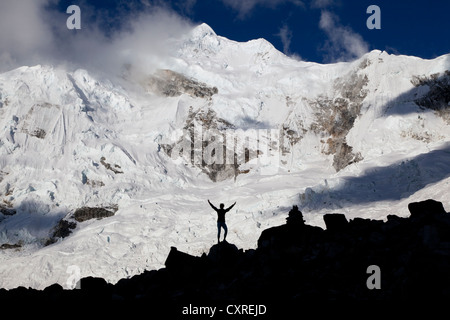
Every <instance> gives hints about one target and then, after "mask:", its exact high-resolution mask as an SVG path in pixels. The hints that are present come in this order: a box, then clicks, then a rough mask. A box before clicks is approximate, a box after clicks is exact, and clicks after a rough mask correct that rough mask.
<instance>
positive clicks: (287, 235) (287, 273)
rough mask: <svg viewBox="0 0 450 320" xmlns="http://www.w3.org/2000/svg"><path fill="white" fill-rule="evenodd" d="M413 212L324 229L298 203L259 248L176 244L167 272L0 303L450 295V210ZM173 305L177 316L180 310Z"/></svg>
mask: <svg viewBox="0 0 450 320" xmlns="http://www.w3.org/2000/svg"><path fill="white" fill-rule="evenodd" d="M409 209H410V211H411V216H410V217H408V218H401V217H398V216H395V215H389V216H388V218H387V221H386V222H384V221H380V220H370V219H362V218H355V219H352V220H350V221H347V219H346V218H345V216H344V215H341V214H330V215H326V216H325V217H324V218H325V221H326V225H327V230H323V229H322V228H319V227H313V226H309V225H307V224H305V223H304V221H303V217H302V214H301V212H300V211H299V210H298V208H296V207H295V206H294V208H293V209H292V210H291V211H290V212H289V216H288V218H287V223H286V224H285V225H281V226H279V227H273V228H270V229H267V230H264V231H263V232H262V234H261V237H260V238H259V240H258V248H257V249H256V250H253V249H250V250H246V251H243V250H240V249H238V248H237V247H236V246H235V245H233V244H230V243H228V242H221V243H218V244H216V245H214V246H213V247H211V249H210V251H209V253H208V254H206V253H204V254H203V255H202V256H201V257H195V256H192V255H189V254H187V253H183V252H180V251H178V250H177V249H176V248H174V247H172V249H171V251H170V253H169V255H168V257H167V260H166V263H165V265H166V267H165V268H162V269H160V270H157V271H145V272H144V273H142V274H140V275H136V276H133V277H131V278H129V279H123V280H120V281H119V282H118V283H117V284H115V285H112V284H108V283H106V282H105V281H104V280H103V279H95V278H84V279H82V280H81V289H80V290H63V289H62V288H61V287H60V286H58V285H54V286H51V287H49V288H47V289H45V290H44V291H37V290H32V289H25V288H17V289H13V290H9V291H6V290H0V300H1V301H4V300H5V299H15V298H17V297H20V298H21V299H23V298H33V299H50V300H63V299H72V301H73V300H74V299H93V298H94V297H95V299H97V300H98V299H104V300H106V301H109V300H120V301H145V303H149V304H151V305H153V306H160V305H162V304H167V303H173V304H174V305H176V306H180V305H181V306H182V305H189V303H198V302H200V303H202V305H205V304H206V305H207V304H210V305H223V304H239V303H258V304H266V305H272V306H275V305H276V303H281V306H282V308H284V309H283V310H287V309H286V308H288V307H291V308H295V307H296V306H297V307H298V306H299V305H304V303H305V301H321V303H324V302H326V301H347V300H348V301H370V302H373V301H376V302H380V301H381V302H383V301H384V302H387V301H390V302H392V301H403V300H407V301H420V302H421V303H425V302H426V301H442V300H448V299H449V298H450V271H449V270H450V214H448V213H446V212H445V210H444V209H443V206H442V203H440V202H437V201H434V200H427V201H423V202H418V203H412V204H410V205H409ZM370 266H377V267H378V268H379V270H381V274H380V289H373V288H372V289H371V288H369V286H368V285H367V283H368V278H369V277H370V276H371V273H370V272H368V270H371V269H369V267H370ZM225 306H226V305H225ZM377 306H378V305H377ZM273 308H275V307H273ZM273 308H272V310H275V309H273ZM172 309H173V308H172ZM172 309H171V310H172ZM173 311H174V312H175V314H177V315H178V316H179V315H180V314H181V307H178V309H177V308H175V309H173Z"/></svg>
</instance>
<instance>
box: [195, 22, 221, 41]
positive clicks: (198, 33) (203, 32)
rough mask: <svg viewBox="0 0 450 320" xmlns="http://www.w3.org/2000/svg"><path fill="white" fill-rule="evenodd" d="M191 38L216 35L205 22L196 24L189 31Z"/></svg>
mask: <svg viewBox="0 0 450 320" xmlns="http://www.w3.org/2000/svg"><path fill="white" fill-rule="evenodd" d="M191 34H192V36H193V38H198V39H202V38H205V37H208V36H217V34H216V33H215V32H214V30H213V29H212V28H211V27H210V26H209V25H207V24H206V23H202V24H200V25H198V26H196V27H195V28H194V29H193V30H192V32H191Z"/></svg>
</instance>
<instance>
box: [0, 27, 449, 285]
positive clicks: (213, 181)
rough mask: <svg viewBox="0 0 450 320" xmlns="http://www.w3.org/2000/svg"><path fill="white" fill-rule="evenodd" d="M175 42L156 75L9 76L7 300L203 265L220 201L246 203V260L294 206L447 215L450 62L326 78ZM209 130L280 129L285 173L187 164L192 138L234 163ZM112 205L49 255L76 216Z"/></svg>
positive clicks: (261, 54) (316, 70)
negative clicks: (181, 255) (434, 205)
mask: <svg viewBox="0 0 450 320" xmlns="http://www.w3.org/2000/svg"><path fill="white" fill-rule="evenodd" d="M174 42H175V44H174V50H173V56H172V57H169V58H170V59H167V60H166V61H165V62H164V64H161V65H160V66H158V68H157V69H159V71H156V72H155V73H154V74H148V75H147V74H144V75H142V74H136V73H134V72H133V70H136V69H138V70H139V66H129V73H125V74H124V75H123V78H117V77H113V76H111V77H109V78H108V77H106V76H105V75H98V74H97V73H96V72H94V71H88V70H82V69H78V70H75V71H71V70H66V69H64V68H62V67H56V66H41V65H38V66H31V67H21V68H18V69H16V70H12V71H9V72H5V73H3V74H0V197H1V201H0V212H1V214H0V244H11V245H17V247H18V248H19V249H17V250H13V249H9V250H0V260H1V263H0V273H1V274H2V277H1V279H0V286H1V287H4V288H13V287H17V286H20V285H22V286H26V287H28V286H30V287H34V288H45V287H46V286H48V285H50V284H52V283H55V282H58V283H60V284H62V285H63V286H64V285H66V282H67V279H68V278H69V277H70V276H71V274H70V272H69V273H68V270H69V271H70V270H74V269H73V268H69V267H70V266H76V267H77V268H78V269H76V270H79V271H80V276H82V277H84V276H88V275H94V276H99V277H103V278H105V279H107V280H108V281H111V282H115V281H117V280H119V279H120V278H122V277H127V276H130V275H133V274H136V273H139V272H141V271H142V270H144V269H154V268H158V267H160V266H162V264H163V262H164V259H165V258H166V256H167V253H168V252H169V250H170V247H171V246H172V245H176V246H177V247H178V248H179V249H180V250H183V251H185V252H189V253H192V254H200V253H201V252H202V251H204V250H207V249H208V248H209V247H210V246H211V244H212V243H213V242H214V241H215V217H214V213H213V212H211V210H210V209H209V208H208V205H207V203H206V199H211V201H213V202H225V203H228V202H230V201H233V202H234V201H237V205H236V209H235V210H233V211H234V212H230V216H229V222H228V224H229V236H228V237H229V238H230V241H232V242H233V243H236V244H237V245H238V246H239V247H244V248H245V247H252V246H254V244H255V243H256V240H257V239H258V237H259V235H260V233H261V231H262V230H263V229H265V228H267V227H270V226H274V225H277V224H281V223H283V222H284V219H285V216H284V215H283V214H281V213H285V212H287V210H285V209H286V208H289V207H291V206H292V205H293V204H297V205H299V208H300V209H301V210H302V212H303V213H304V217H305V219H306V221H307V223H309V224H317V225H321V224H322V215H323V214H324V213H329V212H340V213H345V214H346V215H347V218H352V217H355V216H362V217H366V218H376V219H383V218H384V217H385V216H386V215H387V214H399V215H407V214H408V212H407V210H405V208H406V207H407V205H406V204H407V203H409V202H413V201H417V200H421V199H423V198H434V199H437V200H440V201H442V202H444V207H448V205H449V204H448V203H447V204H446V203H445V201H446V199H447V197H446V195H447V194H448V190H449V189H450V188H449V183H450V179H449V175H450V161H449V160H450V144H449V137H450V129H449V118H448V110H449V103H450V100H449V95H448V93H449V92H450V89H449V82H450V81H449V78H450V76H449V70H450V55H445V56H441V57H438V58H436V59H433V60H423V59H420V58H415V57H407V56H394V55H389V54H387V53H386V52H381V51H372V52H370V53H368V54H366V55H364V56H363V57H361V58H360V59H358V60H355V61H353V62H345V63H337V64H329V65H321V64H317V63H312V62H304V61H297V60H294V59H291V58H289V57H287V56H285V55H284V54H282V53H280V52H279V51H277V50H276V49H275V48H274V47H273V46H272V45H271V44H270V43H268V42H267V41H265V40H263V39H258V40H252V41H249V42H245V43H239V42H235V41H232V40H229V39H226V38H224V37H220V36H218V35H216V34H215V33H214V31H213V30H212V29H211V28H210V27H209V26H207V25H205V24H203V25H200V26H198V27H197V28H195V29H193V30H192V31H191V32H189V33H188V34H187V35H186V36H185V37H184V38H182V39H178V40H177V41H174ZM195 126H197V127H199V126H200V127H201V128H202V130H203V131H202V132H207V131H208V129H211V130H215V131H213V132H215V134H217V135H219V136H220V135H226V132H241V133H244V134H250V135H251V132H257V133H258V135H257V137H258V139H262V138H260V137H262V136H263V135H264V134H269V133H270V132H272V131H270V130H274V131H275V132H277V134H278V135H277V138H278V139H272V140H271V141H272V144H270V146H271V147H272V150H271V151H272V152H273V153H272V155H271V156H273V157H276V158H275V159H276V160H277V161H269V162H267V163H263V162H258V161H252V160H255V159H250V157H246V154H247V153H248V154H250V152H251V151H252V152H253V154H256V155H258V156H259V155H261V156H267V151H265V150H259V151H260V152H259V151H258V150H248V148H247V150H246V149H245V148H240V149H236V150H235V149H233V150H232V152H233V154H232V155H233V157H232V158H233V159H234V156H236V157H241V159H244V161H243V162H241V163H239V165H237V164H235V163H232V164H230V165H229V166H226V165H216V164H211V165H210V164H204V163H202V162H200V163H192V161H191V160H192V158H189V157H174V156H173V155H172V154H171V153H170V152H169V150H172V149H173V148H175V147H177V146H178V144H179V143H180V142H181V141H183V139H188V141H189V145H191V142H192V147H193V149H192V152H193V153H195V152H197V154H198V155H200V156H202V157H203V156H205V150H208V151H210V152H216V151H217V152H218V151H219V150H218V149H217V150H214V149H211V148H208V146H211V145H212V144H211V142H212V141H213V140H212V139H211V137H208V139H205V141H203V140H202V139H201V141H200V143H199V144H194V142H193V141H191V139H192V136H191V135H190V134H191V133H194V132H193V130H194V128H196V127H195ZM251 130H254V131H251ZM187 133H188V134H189V135H188V136H186V134H187ZM180 139H181V140H180ZM256 146H257V147H256V149H258V144H256ZM266 146H267V145H266ZM213 150H214V151H213ZM264 152H266V153H264ZM234 153H236V155H234ZM209 156H212V154H210V155H209ZM111 206H117V208H118V210H117V212H115V214H114V215H113V216H111V217H108V218H104V219H101V220H95V219H93V220H88V221H84V222H79V223H77V225H76V227H75V228H74V229H73V230H72V233H71V234H70V235H69V236H67V237H65V238H63V239H56V242H55V243H53V244H52V245H48V246H45V244H46V243H48V239H49V237H51V235H52V232H53V230H54V227H55V226H57V225H58V222H59V221H60V220H61V219H66V220H70V219H71V216H72V215H73V213H74V212H75V210H76V209H78V208H81V207H111Z"/></svg>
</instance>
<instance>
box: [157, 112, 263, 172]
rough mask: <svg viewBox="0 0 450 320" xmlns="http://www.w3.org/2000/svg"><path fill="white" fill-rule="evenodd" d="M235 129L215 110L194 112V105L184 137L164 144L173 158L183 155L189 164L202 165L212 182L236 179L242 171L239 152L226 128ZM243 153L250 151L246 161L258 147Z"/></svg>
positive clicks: (164, 147) (245, 155)
mask: <svg viewBox="0 0 450 320" xmlns="http://www.w3.org/2000/svg"><path fill="white" fill-rule="evenodd" d="M234 128H235V127H234V126H233V125H232V124H231V123H229V122H227V121H225V120H223V119H220V118H218V117H217V114H216V112H215V111H214V110H212V109H207V110H203V109H200V110H196V111H193V109H192V108H191V109H190V110H189V114H188V117H187V119H186V124H185V126H184V127H183V134H182V136H181V138H180V139H179V140H178V141H177V142H175V143H171V144H162V145H161V147H162V149H163V150H164V151H165V152H166V154H167V155H169V156H171V157H172V158H178V157H179V156H182V157H184V160H185V161H186V162H187V163H188V164H192V165H195V166H197V167H199V168H200V169H201V170H202V171H203V172H204V173H205V174H207V175H208V177H209V178H210V179H211V180H212V181H222V180H226V179H229V178H235V177H236V176H237V175H238V174H240V173H242V171H240V170H239V165H240V163H238V161H237V157H238V156H240V155H239V154H238V152H236V150H235V148H234V147H235V142H234V141H227V137H228V138H229V137H230V135H228V136H227V130H229V131H228V132H231V131H233V130H234ZM233 138H234V136H233ZM185 149H187V150H185ZM241 153H247V154H244V155H243V156H244V157H245V159H244V161H243V163H246V162H248V161H249V160H251V159H252V156H251V155H256V154H257V150H241ZM241 156H242V155H241Z"/></svg>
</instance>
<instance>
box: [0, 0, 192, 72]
mask: <svg viewBox="0 0 450 320" xmlns="http://www.w3.org/2000/svg"><path fill="white" fill-rule="evenodd" d="M53 1H56V0H21V1H17V0H2V1H0V71H5V70H7V69H12V68H14V67H18V66H21V65H35V64H46V63H49V64H60V63H69V64H72V65H74V66H76V67H81V68H90V69H93V68H97V69H99V70H100V71H105V72H117V71H119V70H121V68H122V67H123V65H124V64H125V63H132V64H136V65H138V67H139V68H140V69H141V70H149V71H151V70H152V68H154V67H155V66H156V64H158V63H160V62H161V61H164V59H165V57H167V56H168V54H169V50H171V47H170V44H169V43H168V42H167V40H168V39H169V38H177V37H179V36H181V35H182V34H185V33H186V32H187V31H188V30H190V29H191V27H192V24H191V22H190V21H189V20H187V19H184V18H182V17H180V16H179V15H177V14H176V13H174V12H173V11H171V10H169V9H167V8H162V7H156V6H152V5H148V6H146V10H144V11H143V12H137V11H133V12H132V13H131V14H129V15H127V16H125V17H115V18H114V17H112V19H110V20H109V22H110V23H115V22H117V21H118V19H120V18H123V19H126V21H123V20H122V21H121V22H122V23H123V25H122V28H112V29H110V30H115V31H113V33H112V34H105V32H104V31H102V28H101V26H102V25H105V23H106V22H108V19H109V17H107V16H106V15H98V14H97V15H95V14H94V12H93V11H92V9H93V8H90V7H88V6H83V5H80V8H81V21H82V22H81V30H68V29H67V27H66V20H67V18H68V17H69V14H67V13H66V12H65V11H63V12H56V11H52V10H50V9H49V7H48V4H51V3H52V2H53ZM140 9H141V10H142V8H140ZM87 20H89V23H87V22H88V21H87ZM124 22H125V23H124Z"/></svg>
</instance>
